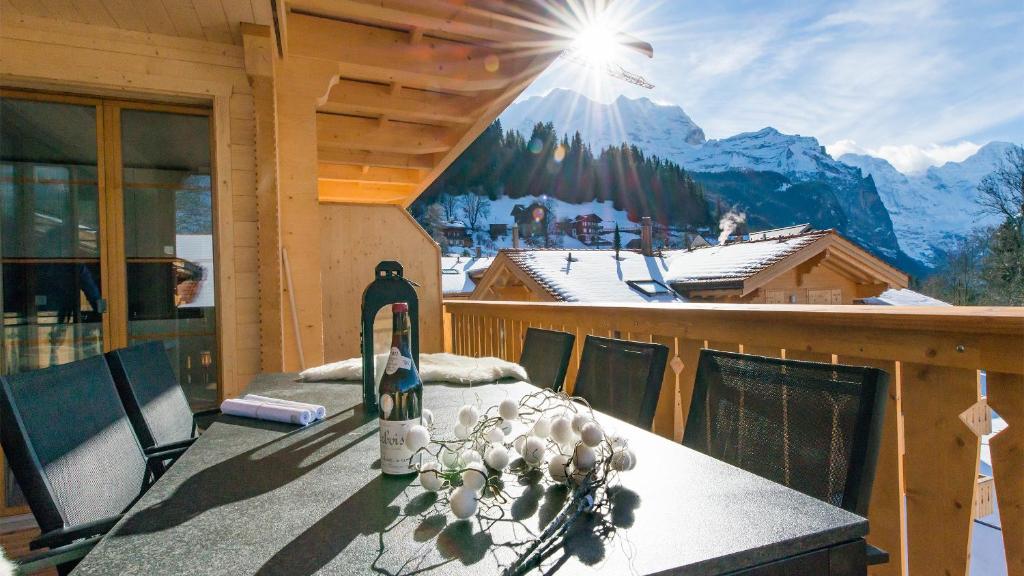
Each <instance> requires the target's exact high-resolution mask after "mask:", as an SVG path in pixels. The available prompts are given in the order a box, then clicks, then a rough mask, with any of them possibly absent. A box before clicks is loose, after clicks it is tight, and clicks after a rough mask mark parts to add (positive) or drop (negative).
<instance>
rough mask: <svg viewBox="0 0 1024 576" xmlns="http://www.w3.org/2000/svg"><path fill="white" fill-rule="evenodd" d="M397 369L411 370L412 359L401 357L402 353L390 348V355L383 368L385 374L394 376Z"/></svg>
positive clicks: (395, 348) (393, 347)
mask: <svg viewBox="0 0 1024 576" xmlns="http://www.w3.org/2000/svg"><path fill="white" fill-rule="evenodd" d="M399 368H401V369H403V370H408V369H409V368H412V358H406V357H405V356H402V352H401V351H400V350H399V349H398V348H397V347H395V346H392V347H391V355H390V356H388V364H387V366H385V367H384V373H385V374H394V373H395V372H398V370H399Z"/></svg>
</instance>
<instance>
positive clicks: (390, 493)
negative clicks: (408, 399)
mask: <svg viewBox="0 0 1024 576" xmlns="http://www.w3.org/2000/svg"><path fill="white" fill-rule="evenodd" d="M412 480H413V477H411V476H409V477H404V478H403V477H393V476H392V477H388V476H384V475H380V476H376V477H375V478H373V480H370V481H369V482H368V483H367V484H366V485H365V486H363V487H362V488H360V489H359V491H358V492H356V493H354V494H352V495H351V496H349V497H348V498H347V499H345V501H344V502H342V503H341V504H340V505H339V506H338V507H337V508H335V509H334V510H332V511H330V512H329V513H327V515H326V516H324V517H323V518H321V519H320V520H319V521H317V523H316V524H313V525H312V526H310V527H309V528H308V529H306V530H305V531H304V532H303V533H302V534H299V535H298V536H297V537H296V538H295V539H293V540H292V541H291V542H289V543H287V544H285V545H284V547H283V548H281V549H280V550H278V552H277V553H276V554H274V555H273V556H272V557H271V558H270V559H269V560H267V561H266V562H265V563H264V564H263V566H261V567H260V569H259V570H258V571H257V572H256V574H257V575H258V576H271V575H275V574H289V575H294V576H306V575H308V574H314V573H316V572H317V571H318V570H320V569H321V568H323V567H324V566H326V565H327V564H329V563H330V562H331V560H333V559H334V558H335V557H336V556H337V555H338V554H340V553H341V552H342V550H344V549H345V548H347V547H348V545H349V544H351V543H352V541H353V540H354V539H355V538H356V537H357V536H361V535H366V536H368V535H370V534H378V533H381V532H384V531H385V530H386V529H387V527H388V526H389V525H390V524H391V523H392V522H394V521H395V520H396V519H397V518H398V516H399V513H400V509H399V507H398V506H397V505H394V504H392V502H394V500H395V499H396V498H397V497H398V495H399V494H401V493H402V492H403V491H404V490H405V489H406V488H407V487H408V486H409V484H410V483H412Z"/></svg>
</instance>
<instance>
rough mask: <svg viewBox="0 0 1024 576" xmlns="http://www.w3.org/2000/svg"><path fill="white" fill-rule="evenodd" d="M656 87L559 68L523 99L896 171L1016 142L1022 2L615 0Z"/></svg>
mask: <svg viewBox="0 0 1024 576" xmlns="http://www.w3.org/2000/svg"><path fill="white" fill-rule="evenodd" d="M609 9H610V10H613V11H614V13H615V17H614V18H613V21H614V22H617V23H621V27H622V29H623V31H624V32H626V33H629V34H632V35H634V36H637V37H639V38H642V39H644V40H647V41H648V42H650V43H651V44H652V45H653V46H654V52H655V57H654V59H653V60H648V59H646V58H644V57H643V56H640V55H635V54H631V55H629V56H628V57H627V58H626V59H625V60H624V62H623V63H624V64H625V66H626V68H627V69H629V70H631V71H634V72H639V73H641V74H642V75H644V76H645V77H646V78H647V79H648V80H650V81H651V82H652V83H654V84H655V85H656V87H655V88H654V89H653V90H645V89H642V88H637V87H632V86H630V85H627V84H625V83H623V82H618V81H615V80H611V79H602V80H600V81H595V80H593V74H592V73H588V72H587V71H586V70H585V69H581V68H580V67H579V66H577V65H575V64H572V63H565V62H563V61H562V60H561V59H560V60H559V61H558V62H556V64H555V65H553V66H552V67H551V68H550V69H549V70H548V71H547V72H545V73H544V74H543V75H542V76H541V77H540V78H539V79H538V80H537V81H536V82H535V83H534V84H533V85H532V86H530V87H529V88H528V89H527V91H526V92H525V93H524V95H523V97H527V96H531V95H537V94H543V93H546V92H547V91H548V90H550V89H552V88H556V87H565V88H573V89H576V90H578V91H582V92H583V93H585V94H586V95H588V96H590V97H592V98H595V99H598V100H603V101H609V100H612V99H614V98H615V97H617V96H618V95H620V94H625V95H627V96H629V97H639V96H647V97H649V98H651V99H652V100H655V101H658V102H662V103H671V104H677V105H679V106H681V107H682V108H683V109H684V110H685V111H686V112H687V114H689V115H690V117H691V118H693V120H694V121H695V122H696V123H697V124H698V125H699V126H701V127H702V128H703V129H704V131H705V132H706V134H707V136H708V137H709V138H724V137H728V136H731V135H734V134H737V133H739V132H747V131H753V130H758V129H760V128H763V127H765V126H773V127H775V128H778V129H779V130H781V131H782V132H785V133H795V134H801V135H806V136H814V137H816V138H818V140H819V141H820V142H821V143H822V144H824V145H826V146H827V147H828V149H829V151H830V152H832V153H833V155H837V154H840V153H842V152H848V151H857V152H866V153H871V154H874V155H877V156H881V157H884V158H886V159H887V160H889V161H890V162H892V163H893V165H894V166H896V167H897V168H898V169H900V170H903V171H904V172H916V171H920V170H923V169H924V168H926V167H927V166H928V165H932V164H941V163H943V162H945V161H947V160H961V159H963V158H964V157H966V156H968V155H970V154H972V153H973V152H974V151H975V150H976V149H977V148H978V146H980V145H983V144H986V143H988V142H991V141H993V140H1004V141H1011V142H1016V143H1021V142H1022V141H1024V39H1022V38H1024V32H1022V31H1024V0H981V1H978V0H958V1H942V0H859V1H856V0H855V1H851V2H781V1H767V0H765V1H755V0H751V1H721V2H708V1H692V0H661V1H659V0H646V1H644V0H616V2H614V3H612V4H611V6H610V8H609Z"/></svg>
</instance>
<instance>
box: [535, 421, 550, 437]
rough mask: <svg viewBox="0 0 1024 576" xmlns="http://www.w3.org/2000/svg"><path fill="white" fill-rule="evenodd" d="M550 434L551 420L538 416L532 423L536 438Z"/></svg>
mask: <svg viewBox="0 0 1024 576" xmlns="http://www.w3.org/2000/svg"><path fill="white" fill-rule="evenodd" d="M549 434H551V420H548V419H547V418H540V419H538V420H537V422H535V423H534V424H533V435H534V436H536V437H538V438H547V437H548V435H549Z"/></svg>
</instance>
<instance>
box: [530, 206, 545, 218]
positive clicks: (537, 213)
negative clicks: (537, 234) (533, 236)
mask: <svg viewBox="0 0 1024 576" xmlns="http://www.w3.org/2000/svg"><path fill="white" fill-rule="evenodd" d="M532 215H533V221H534V222H543V221H544V209H543V208H541V207H540V206H538V207H536V208H534V209H533V213H532Z"/></svg>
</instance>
